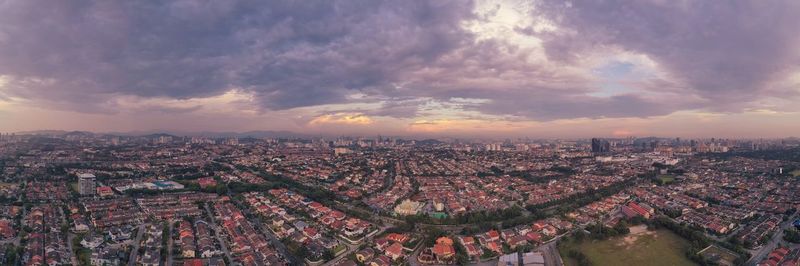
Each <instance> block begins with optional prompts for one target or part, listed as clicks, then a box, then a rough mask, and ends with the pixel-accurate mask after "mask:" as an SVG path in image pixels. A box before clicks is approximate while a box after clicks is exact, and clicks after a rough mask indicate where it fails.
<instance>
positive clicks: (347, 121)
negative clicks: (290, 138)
mask: <svg viewBox="0 0 800 266" xmlns="http://www.w3.org/2000/svg"><path fill="white" fill-rule="evenodd" d="M372 123H374V121H373V120H372V118H370V117H369V116H366V115H364V114H361V113H337V114H326V115H321V116H317V117H315V118H314V119H312V120H311V121H309V122H308V125H311V126H317V125H326V124H339V125H370V124H372Z"/></svg>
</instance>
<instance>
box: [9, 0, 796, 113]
mask: <svg viewBox="0 0 800 266" xmlns="http://www.w3.org/2000/svg"><path fill="white" fill-rule="evenodd" d="M798 5H799V4H797V3H795V2H792V1H784V2H773V1H758V2H748V3H746V4H743V3H732V2H718V1H704V2H701V1H697V2H694V1H689V2H672V1H663V2H649V1H618V2H617V1H586V2H583V1H576V2H572V3H571V4H569V5H565V2H563V1H552V2H551V1H545V2H543V3H541V5H539V6H537V9H536V10H535V11H534V12H533V13H534V14H535V15H536V16H541V17H544V18H549V19H552V20H553V22H554V24H556V25H557V27H558V30H557V31H556V32H549V33H540V32H537V31H536V30H533V27H515V28H514V29H513V30H516V31H517V32H519V33H522V34H528V35H532V36H535V37H537V38H541V39H542V40H543V45H544V47H545V51H546V53H547V56H548V58H549V60H550V61H549V62H548V61H536V62H535V63H532V61H530V60H528V58H530V57H536V55H535V54H532V53H535V51H533V50H531V49H526V48H524V47H520V46H518V45H517V44H514V43H508V42H506V41H504V40H495V39H478V38H476V36H475V35H474V33H472V32H469V31H467V30H465V29H464V28H463V27H462V25H463V22H464V21H466V20H475V21H478V22H479V23H481V22H486V20H488V16H487V15H486V14H484V15H482V16H478V15H476V14H474V13H473V3H472V2H471V1H375V0H363V1H355V0H354V1H289V0H287V1H277V0H276V1H260V0H259V1H256V0H252V1H248V0H242V1H213V0H209V1H199V0H198V1H186V0H184V1H163V2H160V1H38V0H10V1H2V0H0V75H2V76H5V77H6V79H8V84H6V85H5V88H4V89H3V90H0V99H3V98H10V97H14V98H22V99H26V100H29V101H30V102H35V103H38V104H39V105H40V106H46V107H48V108H56V109H67V110H77V111H82V112H113V111H114V110H115V109H116V108H117V106H116V105H115V103H116V101H115V99H117V98H118V97H120V96H124V95H133V96H138V97H142V98H145V99H146V98H149V97H162V98H174V99H187V98H194V97H207V96H213V95H219V94H221V93H223V92H225V91H228V90H230V89H232V88H236V89H238V90H241V91H243V92H247V93H252V95H254V97H255V100H256V102H257V104H258V105H259V107H261V108H263V109H264V110H281V109H290V108H295V107H306V106H317V105H324V104H335V103H365V102H371V103H377V102H381V103H382V105H381V107H379V108H377V109H373V110H361V111H362V113H364V114H366V115H375V116H392V117H400V118H411V117H414V116H416V115H419V114H420V113H423V112H424V113H426V114H427V113H432V112H435V111H436V110H422V109H423V106H425V105H426V104H430V103H431V101H436V102H437V103H438V104H441V105H449V106H448V107H451V106H455V107H452V108H455V109H458V108H460V109H463V110H469V111H477V112H480V113H484V114H492V115H511V116H518V117H523V118H531V119H536V120H552V119H562V118H579V117H588V118H600V117H646V116H654V115H665V114H669V113H672V112H675V111H678V110H686V109H698V108H704V109H726V110H730V109H731V108H732V107H731V106H737V105H738V104H740V103H746V102H748V101H752V100H755V99H757V98H759V97H764V96H769V95H773V94H775V93H778V92H776V91H775V89H770V88H765V86H767V85H768V83H769V82H770V81H771V80H772V79H774V78H776V77H779V76H781V75H785V74H787V71H789V70H790V69H792V68H794V67H796V65H797V62H798V57H797V55H798V54H797V48H796V47H798V45H797V44H798V42H797V38H798V36H800V34H796V30H795V29H794V28H793V27H796V26H797V25H800V23H798V21H797V20H798V16H795V15H794V14H796V13H797V11H800V10H799V9H798ZM493 12H497V10H494V11H489V13H490V14H491V13H493ZM608 46H613V47H620V48H622V49H624V50H629V51H633V52H636V53H641V54H645V55H648V56H649V57H651V58H652V59H653V60H655V61H656V62H657V63H658V64H659V65H660V66H663V67H664V68H666V70H667V71H669V72H670V74H671V77H674V78H675V79H674V80H659V79H653V80H644V81H641V82H640V83H639V84H635V86H634V88H633V90H634V92H630V93H628V94H623V95H617V96H611V97H595V96H590V94H591V93H593V92H595V91H596V86H597V84H595V82H596V80H594V79H593V78H592V77H587V76H586V75H583V74H576V73H574V72H569V71H567V72H565V71H563V68H562V67H561V66H576V67H580V66H579V65H577V64H579V63H577V61H579V60H575V59H576V58H578V57H580V56H582V55H584V54H586V53H591V52H592V51H595V49H598V47H608ZM790 89H791V88H784V89H782V91H781V92H782V93H784V95H790V94H791V93H789V92H788V90H790ZM636 90H638V91H636ZM659 90H665V91H667V92H668V93H669V94H670V95H675V94H680V93H685V92H686V91H688V92H689V93H688V94H685V96H686V97H672V96H670V97H668V98H654V97H653V95H652V94H651V93H652V92H657V91H659ZM640 92H641V93H640ZM355 94H357V95H363V96H364V97H363V98H359V99H355V98H353V97H351V96H352V95H355ZM695 96H696V97H695ZM453 98H468V99H480V100H485V101H478V102H467V103H463V102H462V103H452V102H451V100H452V99H453ZM698 99H702V100H704V101H700V100H698ZM153 108H154V109H156V108H157V107H155V106H154V107H153ZM195 108H198V107H192V108H190V109H186V110H183V109H181V110H175V112H182V111H192V110H196V109H195ZM452 108H451V109H452ZM162 111H163V112H165V113H169V112H172V111H171V110H170V109H163V110H162Z"/></svg>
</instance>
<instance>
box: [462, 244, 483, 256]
mask: <svg viewBox="0 0 800 266" xmlns="http://www.w3.org/2000/svg"><path fill="white" fill-rule="evenodd" d="M464 249H466V250H467V255H468V256H470V257H479V256H481V255H483V250H482V249H481V248H480V247H478V245H475V244H468V245H464Z"/></svg>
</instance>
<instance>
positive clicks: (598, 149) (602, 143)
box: [592, 138, 611, 153]
mask: <svg viewBox="0 0 800 266" xmlns="http://www.w3.org/2000/svg"><path fill="white" fill-rule="evenodd" d="M608 152H611V143H610V142H608V141H607V140H604V139H598V138H593V139H592V153H608Z"/></svg>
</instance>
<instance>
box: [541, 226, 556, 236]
mask: <svg viewBox="0 0 800 266" xmlns="http://www.w3.org/2000/svg"><path fill="white" fill-rule="evenodd" d="M557 233H558V229H556V228H555V227H553V226H552V225H547V226H545V227H544V228H542V234H545V235H546V236H555V235H556V234H557Z"/></svg>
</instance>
